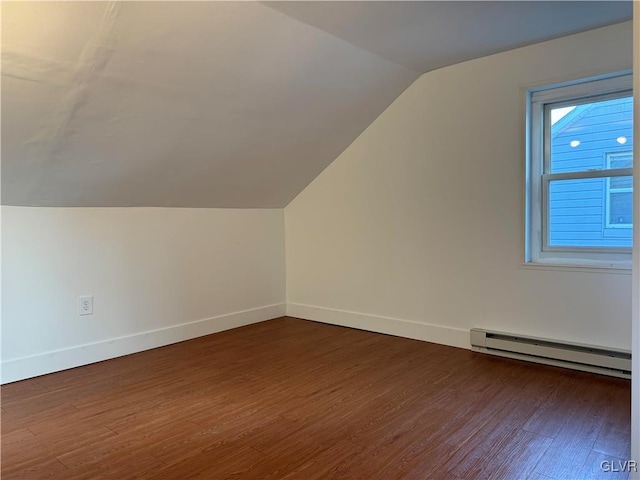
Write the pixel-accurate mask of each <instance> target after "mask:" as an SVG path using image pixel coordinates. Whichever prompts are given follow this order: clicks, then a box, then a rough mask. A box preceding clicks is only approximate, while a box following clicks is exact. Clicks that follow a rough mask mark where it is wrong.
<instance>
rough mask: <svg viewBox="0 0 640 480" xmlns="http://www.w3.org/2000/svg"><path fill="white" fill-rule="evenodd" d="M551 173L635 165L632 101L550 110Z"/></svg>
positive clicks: (605, 101)
mask: <svg viewBox="0 0 640 480" xmlns="http://www.w3.org/2000/svg"><path fill="white" fill-rule="evenodd" d="M550 122H551V131H550V143H551V145H550V151H551V158H550V172H551V173H561V172H576V171H584V170H603V169H607V168H625V167H629V166H631V165H632V163H633V162H632V158H633V157H632V156H631V153H630V152H631V151H633V98H632V97H623V98H615V99H611V100H603V101H596V102H590V103H583V104H580V105H576V106H573V107H567V106H566V105H565V106H562V107H551V111H550Z"/></svg>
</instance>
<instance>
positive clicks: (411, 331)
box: [287, 303, 471, 350]
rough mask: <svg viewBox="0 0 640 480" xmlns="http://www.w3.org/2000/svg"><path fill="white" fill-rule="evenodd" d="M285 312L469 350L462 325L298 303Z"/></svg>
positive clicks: (319, 320) (468, 338) (343, 325)
mask: <svg viewBox="0 0 640 480" xmlns="http://www.w3.org/2000/svg"><path fill="white" fill-rule="evenodd" d="M287 315H288V316H290V317H296V318H302V319H305V320H313V321H316V322H322V323H330V324H332V325H340V326H342V327H350V328H357V329H359V330H368V331H370V332H376V333H385V334H387V335H395V336H397V337H405V338H413V339H415V340H424V341H426V342H432V343H439V344H441V345H449V346H451V347H458V348H466V349H468V350H469V349H471V341H470V336H469V335H470V332H469V330H465V329H463V328H450V327H444V326H442V325H432V324H429V323H421V322H415V321H412V320H403V319H400V318H391V317H381V316H378V315H369V314H366V313H359V312H350V311H347V310H337V309H333V308H324V307H316V306H313V305H302V304H299V303H287Z"/></svg>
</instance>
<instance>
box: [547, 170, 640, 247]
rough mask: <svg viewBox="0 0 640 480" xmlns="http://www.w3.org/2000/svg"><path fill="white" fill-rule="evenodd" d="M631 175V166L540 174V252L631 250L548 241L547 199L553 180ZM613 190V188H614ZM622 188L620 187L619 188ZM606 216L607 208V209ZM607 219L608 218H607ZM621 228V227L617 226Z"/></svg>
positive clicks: (549, 204)
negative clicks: (554, 243)
mask: <svg viewBox="0 0 640 480" xmlns="http://www.w3.org/2000/svg"><path fill="white" fill-rule="evenodd" d="M630 175H633V167H631V168H615V169H611V170H605V169H602V170H586V171H581V172H563V173H545V174H543V175H542V202H543V203H542V205H543V208H542V211H543V218H542V238H543V243H542V252H584V253H588V252H600V253H606V252H611V253H628V252H631V251H632V248H630V247H581V246H578V245H575V246H574V245H572V246H558V245H551V244H550V243H549V237H550V235H551V229H550V228H549V217H550V214H549V209H550V208H551V202H550V201H549V200H550V198H549V186H550V184H551V182H552V181H554V180H583V179H591V178H614V177H628V176H630ZM614 190H615V189H614ZM620 190H622V189H620ZM606 213H607V217H608V210H607V212H606ZM607 221H608V218H607ZM617 228H621V227H617Z"/></svg>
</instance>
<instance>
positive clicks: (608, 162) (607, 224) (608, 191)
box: [604, 151, 633, 229]
mask: <svg viewBox="0 0 640 480" xmlns="http://www.w3.org/2000/svg"><path fill="white" fill-rule="evenodd" d="M618 157H632V158H633V152H632V151H628V152H610V153H607V154H606V165H607V168H610V167H611V160H614V159H616V158H618ZM630 168H633V167H630ZM612 193H633V188H632V187H625V188H612V187H611V177H609V178H607V183H606V186H605V194H604V195H605V196H604V202H605V209H604V211H605V223H604V228H624V229H630V228H632V227H633V224H632V223H611V194H612Z"/></svg>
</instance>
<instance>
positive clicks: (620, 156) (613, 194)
mask: <svg viewBox="0 0 640 480" xmlns="http://www.w3.org/2000/svg"><path fill="white" fill-rule="evenodd" d="M632 167H633V154H632V152H625V153H609V154H607V168H608V169H617V168H632ZM605 201H606V206H607V207H606V210H605V215H606V225H605V228H631V227H632V224H633V218H632V217H633V212H632V206H633V177H632V176H626V177H610V178H608V179H607V192H606V196H605Z"/></svg>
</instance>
